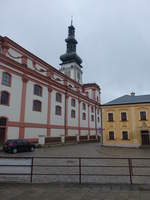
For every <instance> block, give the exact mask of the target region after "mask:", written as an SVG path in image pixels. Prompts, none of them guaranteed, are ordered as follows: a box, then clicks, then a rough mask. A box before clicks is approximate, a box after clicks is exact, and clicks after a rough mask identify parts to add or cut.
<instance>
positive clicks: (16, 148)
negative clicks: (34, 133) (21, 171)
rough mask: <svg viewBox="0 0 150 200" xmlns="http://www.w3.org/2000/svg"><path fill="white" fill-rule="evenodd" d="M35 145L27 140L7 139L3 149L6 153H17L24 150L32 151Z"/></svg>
mask: <svg viewBox="0 0 150 200" xmlns="http://www.w3.org/2000/svg"><path fill="white" fill-rule="evenodd" d="M34 150H35V145H34V144H32V143H30V142H29V141H27V140H7V142H6V143H5V144H4V146H3V151H5V152H8V153H17V152H25V151H30V152H32V151H34Z"/></svg>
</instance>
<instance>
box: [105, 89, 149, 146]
mask: <svg viewBox="0 0 150 200" xmlns="http://www.w3.org/2000/svg"><path fill="white" fill-rule="evenodd" d="M148 101H149V102H148ZM102 128H103V132H102V144H103V145H104V146H120V147H141V146H148V145H150V95H141V96H135V95H134V93H132V94H131V95H124V96H123V97H120V98H117V99H115V100H113V101H111V102H108V103H107V104H104V105H103V106H102Z"/></svg>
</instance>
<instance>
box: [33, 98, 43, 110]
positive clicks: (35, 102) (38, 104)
mask: <svg viewBox="0 0 150 200" xmlns="http://www.w3.org/2000/svg"><path fill="white" fill-rule="evenodd" d="M41 110H42V103H41V101H39V100H33V111H38V112H41Z"/></svg>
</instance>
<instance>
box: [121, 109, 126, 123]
mask: <svg viewBox="0 0 150 200" xmlns="http://www.w3.org/2000/svg"><path fill="white" fill-rule="evenodd" d="M123 114H125V116H126V117H125V118H124V117H123ZM120 117H121V121H122V122H126V121H128V119H127V112H124V111H123V112H121V113H120Z"/></svg>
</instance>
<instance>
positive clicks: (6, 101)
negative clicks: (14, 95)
mask: <svg viewBox="0 0 150 200" xmlns="http://www.w3.org/2000/svg"><path fill="white" fill-rule="evenodd" d="M9 97H10V95H9V93H8V92H6V91H2V92H1V104H2V105H5V106H9Z"/></svg>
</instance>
